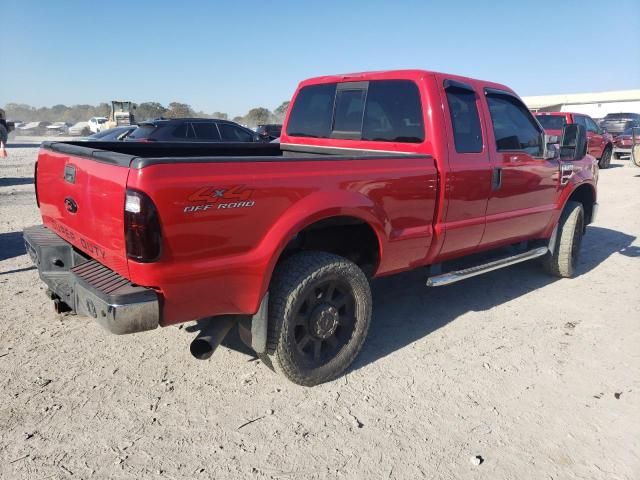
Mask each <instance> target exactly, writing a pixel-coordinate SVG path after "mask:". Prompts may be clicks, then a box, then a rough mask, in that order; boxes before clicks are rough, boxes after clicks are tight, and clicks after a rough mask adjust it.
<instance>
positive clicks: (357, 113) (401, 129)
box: [287, 80, 425, 143]
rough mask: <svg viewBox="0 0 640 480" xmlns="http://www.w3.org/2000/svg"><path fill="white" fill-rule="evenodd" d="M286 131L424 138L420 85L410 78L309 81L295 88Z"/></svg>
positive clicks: (408, 139) (364, 137)
mask: <svg viewBox="0 0 640 480" xmlns="http://www.w3.org/2000/svg"><path fill="white" fill-rule="evenodd" d="M287 134H288V135H289V136H292V137H308V138H339V139H346V140H369V141H378V142H404V143H422V142H423V141H424V139H425V134H424V122H423V113H422V104H421V100H420V92H419V90H418V86H417V85H416V84H415V83H414V82H413V81H410V80H371V81H367V82H344V83H328V84H320V85H309V86H306V87H303V88H301V89H300V91H299V92H298V95H297V97H296V100H295V102H294V105H293V108H292V111H291V115H290V117H289V122H288V124H287Z"/></svg>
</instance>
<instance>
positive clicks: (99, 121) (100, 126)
mask: <svg viewBox="0 0 640 480" xmlns="http://www.w3.org/2000/svg"><path fill="white" fill-rule="evenodd" d="M106 123H107V117H91V118H90V119H89V130H91V131H92V132H93V133H98V132H100V131H102V130H105V129H106V126H105V124H106Z"/></svg>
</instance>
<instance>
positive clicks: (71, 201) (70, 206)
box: [64, 197, 78, 213]
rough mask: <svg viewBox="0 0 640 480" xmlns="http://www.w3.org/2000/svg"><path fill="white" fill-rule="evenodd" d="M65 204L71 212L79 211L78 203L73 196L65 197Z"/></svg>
mask: <svg viewBox="0 0 640 480" xmlns="http://www.w3.org/2000/svg"><path fill="white" fill-rule="evenodd" d="M64 206H65V207H67V211H68V212H70V213H76V212H77V211H78V204H77V203H76V201H75V200H74V199H73V198H71V197H67V198H65V199H64Z"/></svg>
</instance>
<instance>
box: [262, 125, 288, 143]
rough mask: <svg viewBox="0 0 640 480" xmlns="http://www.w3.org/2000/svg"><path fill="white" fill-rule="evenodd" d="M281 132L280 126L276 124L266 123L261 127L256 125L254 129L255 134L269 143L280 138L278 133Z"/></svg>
mask: <svg viewBox="0 0 640 480" xmlns="http://www.w3.org/2000/svg"><path fill="white" fill-rule="evenodd" d="M281 132H282V125H280V124H278V123H268V124H263V125H258V126H257V127H256V133H257V134H259V135H262V136H263V137H265V138H266V139H268V140H269V141H271V140H275V139H276V138H280V133H281Z"/></svg>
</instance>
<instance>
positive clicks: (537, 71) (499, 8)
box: [0, 0, 640, 116]
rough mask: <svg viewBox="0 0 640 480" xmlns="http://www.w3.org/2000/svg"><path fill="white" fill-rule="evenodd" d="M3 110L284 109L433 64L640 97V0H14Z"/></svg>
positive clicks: (555, 87)
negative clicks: (314, 83) (303, 97)
mask: <svg viewBox="0 0 640 480" xmlns="http://www.w3.org/2000/svg"><path fill="white" fill-rule="evenodd" d="M0 25H1V31H2V47H1V48H0V105H4V104H6V103H8V102H16V103H27V104H29V105H33V106H36V107H40V106H51V105H54V104H60V103H62V104H67V105H71V104H81V103H88V104H97V103H100V102H109V101H111V100H113V99H123V100H133V101H134V102H137V103H141V102H145V101H158V102H160V103H163V104H164V105H167V104H168V103H169V102H172V101H178V102H183V103H188V104H190V105H191V106H192V107H194V108H195V109H196V110H203V111H205V112H214V111H221V112H226V113H229V114H230V115H231V116H234V115H242V114H244V113H246V112H247V110H249V109H250V108H253V107H257V106H263V107H266V108H269V109H271V110H273V109H274V108H276V107H277V106H278V105H279V104H280V103H282V101H284V100H288V99H289V98H290V97H291V95H292V94H293V92H294V91H295V88H296V85H297V84H298V83H299V82H300V81H301V80H303V79H305V78H308V77H313V76H318V75H326V74H335V73H348V72H359V71H367V70H387V69H396V68H420V69H427V70H435V71H441V72H447V73H453V74H459V75H465V76H470V77H476V78H481V79H484V80H491V81H495V82H498V83H503V84H506V85H508V86H509V87H511V88H513V89H514V90H515V91H516V92H518V93H519V94H520V95H521V96H527V95H546V94H558V93H581V92H597V91H605V90H622V89H638V88H640V48H638V47H640V45H638V43H639V41H638V39H639V38H640V37H639V32H640V0H616V1H615V2H603V1H601V0H599V1H591V0H586V1H560V0H555V1H547V0H539V1H535V2H534V1H525V0H513V1H501V0H498V1H492V2H489V1H487V2H481V1H475V2H473V1H466V0H457V1H455V2H454V1H439V2H434V1H429V0H422V1H404V2H403V1H400V0H397V1H393V0H387V1H377V0H367V1H348V0H342V1H333V0H324V1H322V2H303V1H269V0H261V1H251V0H243V1H232V2H230V1H220V2H217V1H205V0H201V1H196V0H181V1H178V2H176V1H163V0H155V1H151V0H109V1H97V2H95V1H87V0H82V1H78V0H65V1H45V0H0Z"/></svg>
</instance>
